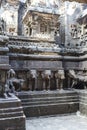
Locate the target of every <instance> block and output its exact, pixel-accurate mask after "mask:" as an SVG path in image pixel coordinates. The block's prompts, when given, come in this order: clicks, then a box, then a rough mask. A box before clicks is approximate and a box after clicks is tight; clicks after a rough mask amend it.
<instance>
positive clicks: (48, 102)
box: [18, 91, 79, 117]
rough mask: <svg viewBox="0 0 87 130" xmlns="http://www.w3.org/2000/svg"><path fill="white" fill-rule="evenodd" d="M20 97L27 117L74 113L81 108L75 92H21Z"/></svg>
mask: <svg viewBox="0 0 87 130" xmlns="http://www.w3.org/2000/svg"><path fill="white" fill-rule="evenodd" d="M18 97H19V98H20V99H21V102H22V106H23V109H24V113H25V115H26V116H27V117H34V116H43V115H54V114H65V113H74V112H76V111H77V110H78V107H79V96H78V93H77V92H74V91H61V92H60V91H55V92H54V91H48V92H47V91H43V92H42V91H39V92H37V91H36V92H35V91H34V92H24V93H23V92H20V93H18Z"/></svg>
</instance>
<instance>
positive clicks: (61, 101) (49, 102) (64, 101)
mask: <svg viewBox="0 0 87 130" xmlns="http://www.w3.org/2000/svg"><path fill="white" fill-rule="evenodd" d="M66 102H67V103H69V102H70V103H71V102H72V103H74V102H79V101H78V99H74V100H73V99H65V100H54V101H51V100H49V101H48V100H47V101H39V102H38V101H35V102H22V105H23V106H30V105H32V106H33V105H42V104H55V103H66Z"/></svg>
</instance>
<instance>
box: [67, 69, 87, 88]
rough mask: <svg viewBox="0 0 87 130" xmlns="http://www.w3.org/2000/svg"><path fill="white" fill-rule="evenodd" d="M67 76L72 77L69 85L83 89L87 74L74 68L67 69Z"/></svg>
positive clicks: (86, 84) (86, 82) (85, 84)
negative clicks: (77, 71)
mask: <svg viewBox="0 0 87 130" xmlns="http://www.w3.org/2000/svg"><path fill="white" fill-rule="evenodd" d="M68 76H69V77H71V78H72V79H73V82H72V85H71V87H73V88H76V89H84V88H86V86H87V75H86V74H84V72H82V73H80V74H79V73H76V72H75V70H69V71H68Z"/></svg>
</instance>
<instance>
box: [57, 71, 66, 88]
mask: <svg viewBox="0 0 87 130" xmlns="http://www.w3.org/2000/svg"><path fill="white" fill-rule="evenodd" d="M55 77H56V78H58V89H63V81H64V79H65V74H64V70H58V71H57V72H56V73H55Z"/></svg>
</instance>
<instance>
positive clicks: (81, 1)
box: [63, 0, 87, 3]
mask: <svg viewBox="0 0 87 130" xmlns="http://www.w3.org/2000/svg"><path fill="white" fill-rule="evenodd" d="M63 1H67V0H63ZM68 1H70V2H73V1H75V2H80V3H87V0H68Z"/></svg>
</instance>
